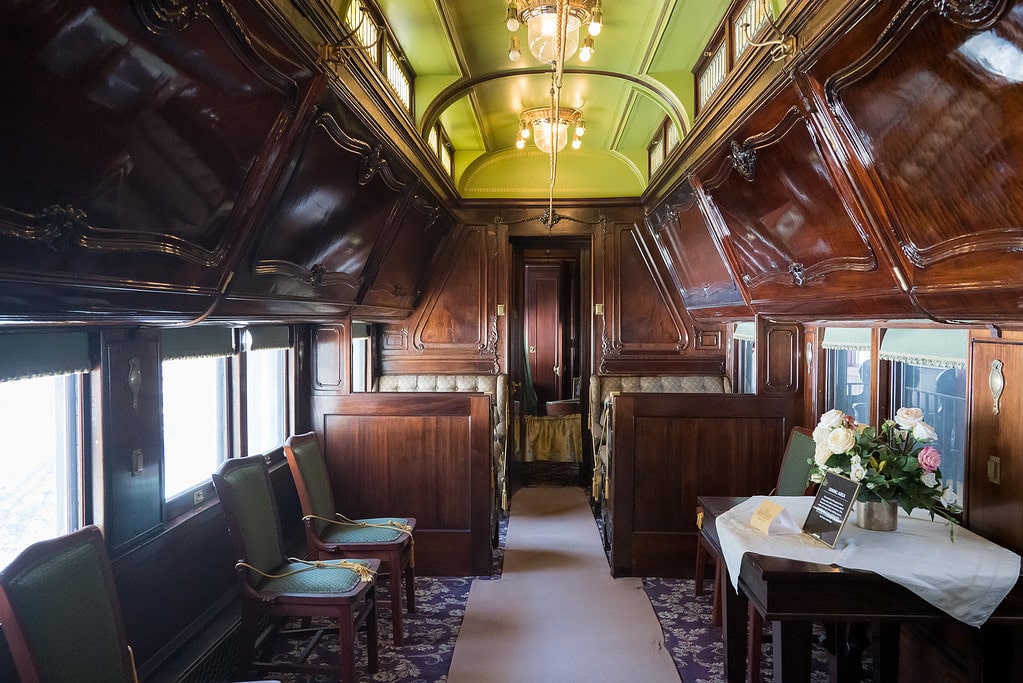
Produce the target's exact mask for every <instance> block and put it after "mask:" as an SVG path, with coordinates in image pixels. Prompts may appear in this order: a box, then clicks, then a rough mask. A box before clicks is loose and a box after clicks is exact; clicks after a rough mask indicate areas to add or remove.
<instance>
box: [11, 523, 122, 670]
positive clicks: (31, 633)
mask: <svg viewBox="0 0 1023 683" xmlns="http://www.w3.org/2000/svg"><path fill="white" fill-rule="evenodd" d="M101 542H102V539H101V540H100V543H101ZM108 571H109V568H108V567H107V566H106V559H105V557H103V556H102V555H101V554H100V551H99V548H98V547H97V545H96V544H95V543H92V542H89V541H88V539H86V542H84V543H80V544H77V545H74V546H72V547H67V548H64V549H63V551H62V552H60V553H59V554H56V555H50V556H47V557H40V559H38V560H37V561H35V562H33V563H32V564H31V565H29V566H27V567H23V568H20V569H19V571H18V572H17V573H16V574H14V575H12V576H8V575H6V574H5V576H4V585H5V591H6V593H7V597H8V599H9V600H10V603H11V606H12V607H13V609H14V612H15V613H16V615H17V619H18V623H19V624H20V625H21V629H22V632H23V634H24V637H25V640H26V641H27V643H28V648H29V650H30V651H32V652H33V653H37V654H36V655H35V661H36V665H37V667H38V671H39V675H40V679H41V680H42V681H45V682H46V683H60V682H65V681H66V682H67V683H89V682H95V683H116V682H118V681H130V680H131V678H130V675H129V673H128V672H125V670H124V660H123V650H122V648H126V647H127V645H126V644H124V643H122V642H121V640H120V637H119V635H118V631H117V616H116V613H115V609H116V607H115V604H114V603H113V602H112V601H111V599H110V596H109V594H108V592H107V583H106V576H107V574H106V573H107V572H108Z"/></svg>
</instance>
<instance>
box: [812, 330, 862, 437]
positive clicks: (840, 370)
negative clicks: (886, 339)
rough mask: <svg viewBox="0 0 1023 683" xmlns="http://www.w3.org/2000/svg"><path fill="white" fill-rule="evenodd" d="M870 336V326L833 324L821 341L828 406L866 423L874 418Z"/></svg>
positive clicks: (825, 331)
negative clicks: (823, 352)
mask: <svg viewBox="0 0 1023 683" xmlns="http://www.w3.org/2000/svg"><path fill="white" fill-rule="evenodd" d="M870 336H871V331H870V328H869V327H829V328H826V329H825V330H824V339H823V341H822V342H821V347H822V348H823V349H824V351H825V353H826V355H825V363H826V372H827V378H826V383H827V384H826V387H827V389H826V390H827V396H828V408H829V409H830V408H838V409H839V410H841V411H842V412H843V413H845V414H846V415H852V416H853V417H854V418H855V419H856V421H857V422H864V423H867V422H870Z"/></svg>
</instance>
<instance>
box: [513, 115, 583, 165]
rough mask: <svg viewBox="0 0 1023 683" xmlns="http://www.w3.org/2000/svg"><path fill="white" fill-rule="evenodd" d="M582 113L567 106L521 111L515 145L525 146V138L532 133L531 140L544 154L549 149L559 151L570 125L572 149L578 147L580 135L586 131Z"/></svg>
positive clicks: (548, 152) (564, 142)
mask: <svg viewBox="0 0 1023 683" xmlns="http://www.w3.org/2000/svg"><path fill="white" fill-rule="evenodd" d="M582 116H583V113H582V112H581V111H579V110H578V109H571V108H568V107H554V106H551V107H534V108H533V109H527V110H526V111H524V112H522V116H521V118H520V119H519V137H518V139H517V140H516V141H515V146H516V147H518V148H519V149H522V148H523V147H525V144H526V140H527V139H528V138H529V137H530V136H531V135H532V138H533V142H534V143H536V146H537V148H538V149H539V150H540V151H541V152H543V153H544V154H550V153H551V150H556V151H558V152H560V151H561V150H563V149H565V146H566V145H567V144H568V138H569V134H568V129H569V127H572V149H579V147H580V146H581V145H582V136H583V133H585V132H586V122H585V121H584V120H583V118H582Z"/></svg>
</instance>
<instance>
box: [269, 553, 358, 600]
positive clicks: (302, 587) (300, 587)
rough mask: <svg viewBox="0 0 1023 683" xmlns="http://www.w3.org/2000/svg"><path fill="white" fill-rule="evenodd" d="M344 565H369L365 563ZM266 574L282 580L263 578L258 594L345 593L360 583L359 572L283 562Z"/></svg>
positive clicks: (343, 568) (355, 561)
mask: <svg viewBox="0 0 1023 683" xmlns="http://www.w3.org/2000/svg"><path fill="white" fill-rule="evenodd" d="M347 561H348V562H354V563H358V564H362V565H365V566H368V565H369V563H368V562H365V561H361V562H360V561H359V560H347ZM328 563H329V561H328ZM269 573H270V574H274V575H277V576H280V577H281V578H277V579H272V578H265V579H263V581H262V582H260V584H259V586H258V587H257V590H259V591H262V592H266V593H347V592H348V591H350V590H352V589H353V588H355V587H356V586H358V585H359V581H360V577H359V574H358V572H356V571H355V570H353V569H348V568H345V567H313V566H311V565H309V564H308V563H305V562H285V563H284V564H282V565H281V566H279V567H277V568H276V569H274V570H273V571H272V572H269Z"/></svg>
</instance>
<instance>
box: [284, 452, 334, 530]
mask: <svg viewBox="0 0 1023 683" xmlns="http://www.w3.org/2000/svg"><path fill="white" fill-rule="evenodd" d="M284 457H285V458H287V459H288V466H289V467H290V468H291V476H292V477H293V478H294V479H295V490H296V491H298V500H299V503H300V504H301V505H302V514H303V515H315V516H316V517H324V518H326V519H333V518H334V513H335V512H336V509H335V508H334V494H333V493H332V492H331V489H330V478H329V477H328V476H327V465H326V463H325V462H324V460H323V452H322V451H321V450H320V440H319V439H318V438H317V437H316V433H315V432H306V433H305V434H295V435H293V436H289V437H288V438H287V440H286V441H285V442H284ZM326 526H327V523H326V522H323V521H320V520H318V519H314V520H313V529H314V530H315V531H316V534H317V535H319V534H322V533H323V529H324V527H326Z"/></svg>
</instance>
